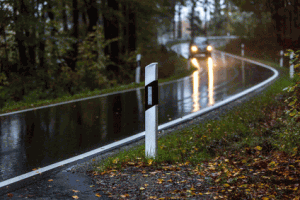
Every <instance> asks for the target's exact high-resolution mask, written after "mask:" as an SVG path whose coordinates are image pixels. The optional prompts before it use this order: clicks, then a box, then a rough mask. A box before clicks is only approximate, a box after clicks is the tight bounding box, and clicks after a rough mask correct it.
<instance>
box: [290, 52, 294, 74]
mask: <svg viewBox="0 0 300 200" xmlns="http://www.w3.org/2000/svg"><path fill="white" fill-rule="evenodd" d="M293 58H294V53H293V52H292V53H291V54H290V78H294V64H293V62H292V60H293Z"/></svg>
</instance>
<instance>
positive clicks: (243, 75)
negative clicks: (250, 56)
mask: <svg viewBox="0 0 300 200" xmlns="http://www.w3.org/2000/svg"><path fill="white" fill-rule="evenodd" d="M242 77H243V86H245V62H244V60H242Z"/></svg>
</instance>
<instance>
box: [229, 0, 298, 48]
mask: <svg viewBox="0 0 300 200" xmlns="http://www.w3.org/2000/svg"><path fill="white" fill-rule="evenodd" d="M231 1H232V2H233V3H234V4H235V5H236V6H237V7H238V9H239V10H240V11H244V12H248V13H251V14H252V15H251V16H250V17H251V18H252V21H255V26H252V27H248V29H251V31H250V32H251V34H249V35H248V36H250V37H252V38H253V39H255V38H256V39H261V38H270V37H271V38H274V39H275V41H276V42H277V43H278V44H280V45H281V46H282V47H283V48H285V49H286V48H292V49H297V48H299V47H300V41H299V40H300V31H299V30H300V13H299V11H300V2H299V1H298V0H280V1H279V0H231ZM239 25H240V27H241V29H243V30H245V26H246V22H245V21H242V22H241V23H240V24H239ZM248 32H249V31H248ZM250 32H249V33H250Z"/></svg>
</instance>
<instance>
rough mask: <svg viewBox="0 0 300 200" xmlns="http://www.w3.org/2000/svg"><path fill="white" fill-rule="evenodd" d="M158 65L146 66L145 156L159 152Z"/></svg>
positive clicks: (149, 156)
mask: <svg viewBox="0 0 300 200" xmlns="http://www.w3.org/2000/svg"><path fill="white" fill-rule="evenodd" d="M157 78H158V67H157V63H151V64H149V65H147V66H146V67H145V156H146V157H147V158H155V157H156V154H157V130H158V119H157V113H158V107H157V106H158V81H157Z"/></svg>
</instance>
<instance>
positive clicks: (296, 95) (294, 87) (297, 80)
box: [285, 50, 300, 122]
mask: <svg viewBox="0 0 300 200" xmlns="http://www.w3.org/2000/svg"><path fill="white" fill-rule="evenodd" d="M291 53H294V58H293V60H291V63H293V64H294V71H295V73H294V78H293V80H292V84H291V85H290V86H289V87H288V92H289V93H290V97H289V98H287V99H286V100H285V102H287V103H288V106H289V108H290V109H289V110H288V111H287V114H289V115H290V116H291V117H293V118H294V119H295V120H296V121H297V122H299V121H300V71H299V67H300V61H299V54H300V50H298V51H296V52H294V51H293V50H288V53H286V54H285V56H290V54H291Z"/></svg>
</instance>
